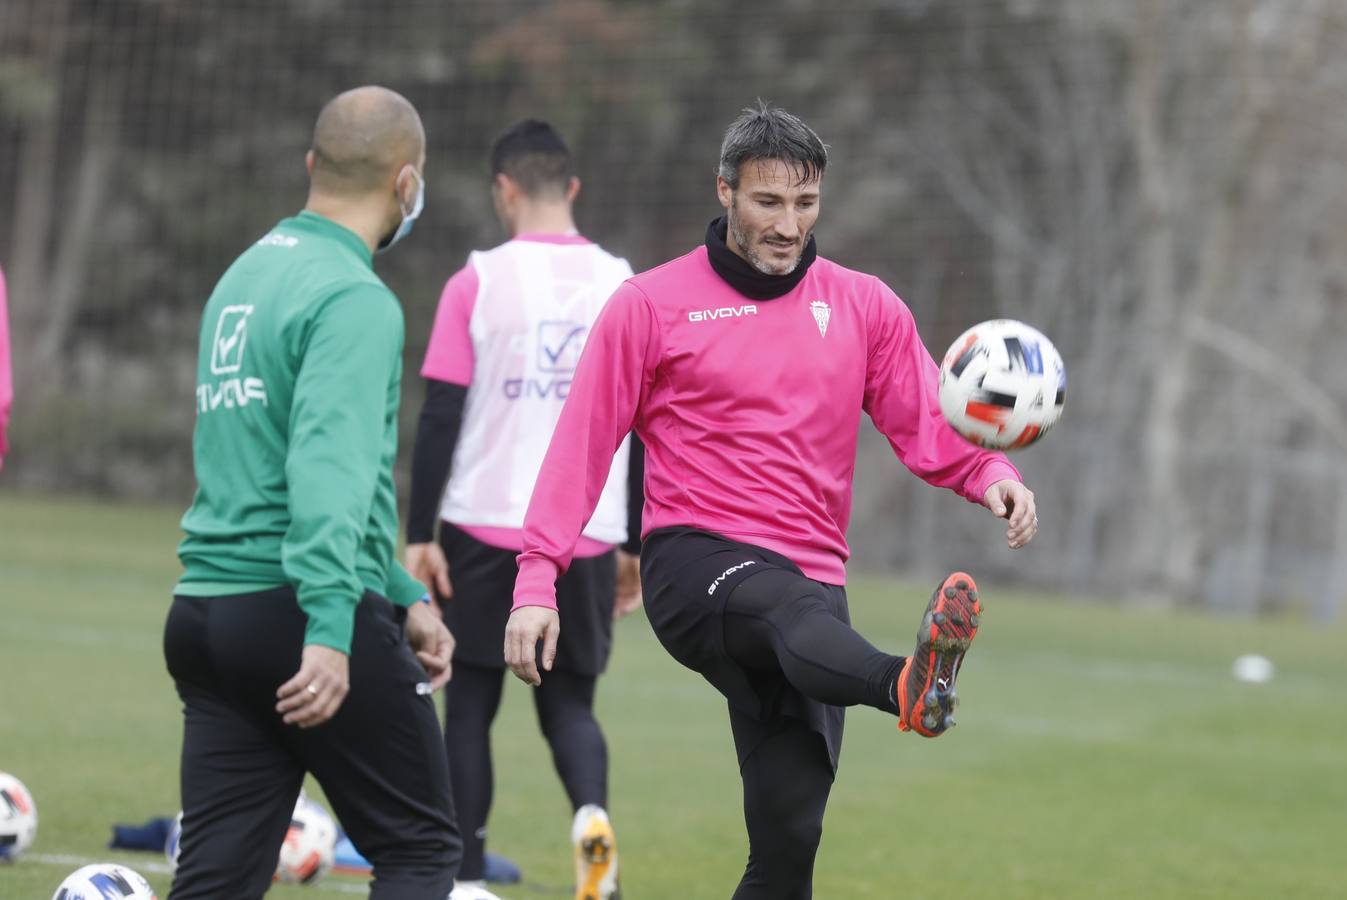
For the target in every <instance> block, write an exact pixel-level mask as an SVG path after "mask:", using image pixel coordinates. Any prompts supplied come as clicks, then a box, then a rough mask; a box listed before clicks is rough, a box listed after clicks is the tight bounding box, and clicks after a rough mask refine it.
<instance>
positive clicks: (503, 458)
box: [406, 120, 640, 900]
mask: <svg viewBox="0 0 1347 900" xmlns="http://www.w3.org/2000/svg"><path fill="white" fill-rule="evenodd" d="M491 178H492V183H491V193H492V198H493V200H494V201H495V207H496V213H497V215H498V216H499V217H500V221H501V224H502V225H503V226H504V228H505V231H506V232H507V233H508V234H509V235H510V239H509V240H508V241H506V242H505V243H504V244H501V245H500V246H498V247H495V248H494V249H492V250H488V251H485V252H478V253H473V254H472V255H471V256H470V257H469V259H468V264H467V265H466V266H464V267H463V268H462V269H460V270H459V271H458V272H457V273H455V274H454V276H453V277H451V278H450V279H449V281H448V283H447V284H446V285H445V288H444V292H443V294H442V295H441V297H440V303H439V309H438V311H437V313H436V315H435V324H434V328H433V331H432V332H431V336H430V342H429V346H428V347H427V349H426V359H425V364H424V365H423V366H422V368H421V374H422V375H423V376H424V377H425V379H426V399H425V406H424V407H423V408H422V410H421V419H420V425H419V427H418V429H417V435H416V447H415V451H414V454H413V462H412V490H411V497H412V499H411V514H410V518H409V521H408V526H407V556H406V561H407V568H408V569H409V571H411V573H412V574H413V575H415V576H416V577H418V578H420V579H422V580H423V581H425V582H426V583H427V584H431V585H433V586H434V587H435V588H436V590H437V591H438V592H439V595H440V600H441V605H442V608H443V610H444V617H445V621H446V623H447V624H448V625H449V628H450V630H451V631H452V632H453V633H454V635H455V636H456V638H457V641H458V644H457V648H456V650H455V654H454V681H453V684H452V685H451V686H450V687H449V688H447V689H446V690H445V710H446V715H445V723H444V725H445V728H444V734H445V747H446V750H447V751H448V755H449V768H450V778H451V781H452V783H453V789H454V802H455V805H456V807H457V810H458V816H459V822H460V824H461V826H462V831H463V866H462V869H461V871H460V873H459V878H460V883H462V882H475V881H480V880H481V879H483V877H484V875H485V856H484V854H485V838H486V823H487V818H488V816H489V815H490V812H491V800H492V790H493V783H492V766H491V745H490V732H491V723H492V720H493V719H494V718H495V715H496V710H497V708H498V707H499V704H500V698H501V688H502V684H503V681H504V676H505V659H504V656H503V654H502V652H501V647H502V644H503V641H504V636H505V621H506V619H507V618H508V617H509V614H510V602H511V600H510V598H511V593H512V592H513V590H514V582H515V577H516V575H517V574H518V566H517V564H516V562H515V556H516V555H517V554H518V553H519V551H520V550H521V549H522V548H523V540H522V536H521V529H522V528H523V525H524V511H525V508H526V506H527V504H528V498H529V495H530V493H531V492H532V490H533V483H534V481H535V479H536V478H537V476H538V469H539V467H540V466H541V465H542V459H543V454H544V453H545V452H546V451H547V444H548V441H549V440H551V437H552V430H553V428H554V427H555V425H556V421H557V417H558V416H560V414H561V408H562V404H563V402H564V400H565V398H566V395H567V393H568V392H569V390H570V385H571V378H572V373H573V372H574V369H575V364H576V361H577V360H578V359H579V356H580V349H581V348H582V347H583V346H584V343H585V338H586V335H587V334H588V332H589V329H590V327H591V326H592V325H593V323H594V319H595V318H596V317H597V316H598V314H599V311H600V310H601V309H602V308H603V304H604V301H606V300H607V299H608V297H609V296H610V295H611V294H612V293H613V291H614V290H615V289H616V288H617V286H618V285H619V284H621V283H622V281H623V280H624V279H626V278H628V277H630V275H631V268H630V267H629V266H628V265H627V263H626V261H625V260H622V259H618V258H617V257H614V256H612V255H610V254H609V253H607V252H605V251H604V250H603V248H601V247H599V246H598V245H597V244H594V243H591V242H590V241H588V240H586V239H585V238H584V237H583V236H581V235H580V234H579V232H578V231H577V230H576V227H575V220H574V218H573V215H572V204H573V203H574V201H575V197H576V194H577V193H578V192H579V190H580V182H579V180H578V179H577V178H576V177H575V175H574V168H573V166H572V162H571V154H570V151H569V150H568V149H567V147H566V144H565V143H564V141H563V140H562V138H561V135H559V134H558V133H557V132H556V130H555V129H553V128H552V127H551V126H550V125H548V124H547V123H545V122H539V121H534V120H526V121H523V122H520V123H518V124H517V125H515V126H514V127H513V128H511V129H510V130H508V131H507V132H505V133H504V134H503V135H502V136H501V137H500V138H499V139H498V140H497V141H496V143H495V145H494V146H493V147H492V150H491ZM614 451H616V457H614ZM610 466H611V471H610ZM603 469H604V473H605V476H606V478H605V481H604V483H603V484H602V485H601V487H600V489H599V491H598V493H597V494H596V495H595V498H594V499H595V504H594V506H592V507H591V509H590V512H592V513H593V517H592V518H587V522H586V523H578V524H577V527H576V538H577V542H576V546H575V552H574V554H573V555H572V556H571V558H570V559H568V562H569V567H568V568H567V569H566V571H565V573H564V574H563V575H561V577H560V579H559V581H558V583H557V600H558V603H559V604H560V605H561V607H562V608H563V609H565V610H566V622H567V630H566V633H565V636H564V637H563V638H562V639H561V642H560V644H559V646H558V650H557V659H556V665H555V667H554V670H553V672H552V676H551V677H550V678H548V680H547V682H546V683H545V684H543V685H542V686H541V687H539V688H538V690H537V691H536V692H535V694H534V702H535V705H536V707H537V713H538V723H539V725H540V726H541V728H542V732H543V735H544V736H545V737H546V738H547V742H548V744H549V746H550V747H551V750H552V760H553V762H554V763H555V765H556V769H557V773H558V774H559V775H560V776H561V781H562V784H563V785H564V786H565V788H566V793H567V796H568V797H569V798H570V801H571V806H572V809H573V810H574V813H575V815H574V819H573V822H572V828H571V838H572V842H573V843H574V845H575V858H576V897H577V898H581V900H606V898H609V897H612V896H615V892H616V886H617V849H616V843H615V839H614V835H613V830H612V825H611V823H610V822H609V820H608V814H607V811H606V810H607V806H608V751H607V746H606V744H605V741H604V737H603V732H602V730H601V729H600V728H599V723H598V721H597V720H596V719H595V718H594V689H595V683H596V681H597V679H598V676H599V675H600V674H601V673H602V672H603V670H604V667H605V666H606V665H607V662H608V654H609V649H610V647H611V646H612V637H613V619H614V618H615V617H616V615H615V612H616V614H621V613H622V612H625V611H629V610H630V609H632V608H634V607H635V606H636V605H638V604H639V602H640V574H639V562H638V560H637V557H636V556H635V555H634V554H635V553H636V552H637V551H638V549H639V544H629V545H628V546H627V547H626V548H625V549H618V550H616V551H614V545H620V544H623V542H624V541H626V540H627V535H628V530H629V529H628V518H629V515H630V511H629V505H628V485H627V474H628V448H627V444H626V443H625V442H622V443H620V444H615V445H614V446H613V447H612V448H610V449H609V452H608V456H607V458H606V459H604V460H603ZM451 472H452V474H451ZM446 480H447V482H448V487H447V489H446V486H445V484H446ZM437 514H438V515H437ZM639 514H640V509H639V502H638V503H637V504H636V515H637V524H636V526H635V527H634V528H632V529H631V531H632V532H633V535H632V536H633V538H636V539H639V538H637V535H636V532H637V531H639ZM437 519H438V520H439V543H436V542H435V527H436V520H437ZM580 524H583V525H584V527H583V529H581V528H580ZM615 556H616V559H615V558H614V557H615ZM619 573H620V577H619ZM615 591H617V593H618V595H619V596H618V597H617V600H616V602H617V604H618V605H617V608H616V611H615V608H614V595H615Z"/></svg>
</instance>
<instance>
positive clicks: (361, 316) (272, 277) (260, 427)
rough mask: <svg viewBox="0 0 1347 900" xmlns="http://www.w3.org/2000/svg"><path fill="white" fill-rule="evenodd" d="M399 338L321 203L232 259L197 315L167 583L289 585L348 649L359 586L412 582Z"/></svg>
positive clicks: (377, 291)
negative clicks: (178, 534) (400, 555)
mask: <svg viewBox="0 0 1347 900" xmlns="http://www.w3.org/2000/svg"><path fill="white" fill-rule="evenodd" d="M402 342H403V322H402V309H401V307H399V305H398V301H397V298H396V297H394V296H393V293H392V291H390V290H389V289H388V288H387V287H386V286H385V285H384V283H383V282H382V281H380V280H379V277H378V276H377V275H375V274H374V270H373V268H372V264H371V258H370V252H369V248H368V247H366V246H365V243H364V242H363V241H362V240H361V239H360V238H359V237H357V236H356V235H355V234H354V233H353V232H351V231H350V230H348V229H346V228H344V227H342V226H340V225H338V224H337V223H335V222H333V221H331V220H330V219H326V218H324V217H322V216H320V215H317V214H316V213H312V212H308V211H305V212H301V213H300V214H299V215H298V216H295V217H294V218H290V219H284V220H282V221H281V222H280V223H279V224H278V225H277V226H276V227H275V228H273V229H272V230H271V232H270V233H269V234H267V235H266V236H265V237H263V238H262V239H261V240H260V241H258V242H257V243H256V244H254V245H253V246H252V247H251V248H249V249H248V250H247V251H245V252H244V253H243V255H242V256H240V257H239V258H238V259H237V260H236V261H235V262H234V264H233V265H232V266H230V267H229V270H228V271H227V272H225V274H224V276H223V277H222V278H221V279H220V282H219V284H217V285H216V287H215V291H214V293H212V294H211V297H210V300H209V301H208V302H207V303H206V311H205V314H204V316H203V318H202V322H201V343H200V358H199V360H198V363H197V388H196V431H195V434H194V436H193V442H192V445H193V459H194V462H195V465H196V478H197V491H196V497H195V499H194V500H193V501H192V507H191V509H189V510H187V514H186V515H185V516H183V519H182V527H183V531H185V532H186V533H187V537H186V538H185V539H184V540H183V541H182V543H181V544H180V545H179V546H178V557H179V558H180V559H181V560H182V563H183V566H184V567H185V569H186V571H185V572H184V574H183V576H182V580H181V581H180V582H178V585H177V588H176V593H178V594H183V595H186V596H198V597H200V596H222V595H229V594H241V593H249V592H253V591H259V590H266V589H269V588H275V587H279V586H283V585H290V586H292V587H293V588H294V589H295V592H296V594H297V596H298V599H299V605H300V608H302V609H303V610H304V612H305V614H306V615H307V616H308V619H309V622H308V628H307V630H306V632H305V643H308V644H322V645H324V646H327V647H332V648H335V649H337V650H341V651H343V652H347V653H349V652H350V648H351V631H352V628H353V622H354V616H355V607H356V604H357V603H358V602H359V601H360V597H361V595H362V594H363V593H364V591H366V590H370V591H374V592H375V593H378V594H382V595H383V596H385V597H387V598H388V599H389V600H392V601H393V602H394V603H398V604H401V605H403V606H406V605H409V604H411V603H414V602H415V601H416V600H418V599H420V598H421V596H422V595H423V594H424V593H425V588H424V587H423V586H422V585H421V584H420V583H419V582H417V581H416V580H415V579H413V578H412V577H411V575H409V574H407V571H406V570H405V569H403V568H402V566H401V565H399V564H398V563H397V561H396V560H395V559H394V558H393V554H394V546H395V541H396V533H397V499H396V495H395V493H394V488H393V461H394V458H395V457H396V455H397V420H398V400H399V394H400V391H401V386H402Z"/></svg>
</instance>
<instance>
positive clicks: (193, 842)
mask: <svg viewBox="0 0 1347 900" xmlns="http://www.w3.org/2000/svg"><path fill="white" fill-rule="evenodd" d="M404 616H405V613H404V611H402V610H401V609H397V608H396V607H394V606H393V605H392V604H391V603H389V602H388V601H387V600H385V599H384V598H382V597H379V596H377V595H374V594H366V595H365V597H364V598H363V599H362V600H361V602H360V604H359V606H358V607H357V610H356V619H355V637H354V643H353V646H352V648H351V656H350V693H349V694H348V695H347V697H346V699H345V701H344V702H343V703H342V706H341V708H340V709H339V710H338V711H337V714H336V715H335V716H334V717H333V718H332V719H331V720H330V721H328V722H326V723H324V724H323V725H320V726H318V727H316V728H311V729H307V730H304V729H299V728H296V727H294V726H288V725H285V724H283V723H282V722H281V717H280V716H279V715H278V714H277V713H276V711H275V705H276V689H277V688H278V687H279V686H280V685H281V684H283V683H284V682H286V681H288V680H289V679H290V678H291V677H292V676H293V675H294V674H295V672H297V671H298V670H299V665H300V654H301V651H302V648H303V643H304V628H305V624H306V619H305V616H304V614H303V612H302V611H301V610H300V608H299V606H298V604H297V603H296V602H295V599H294V593H293V592H292V591H290V590H288V589H282V590H275V591H266V592H261V593H256V594H242V595H234V596H227V597H211V598H205V597H177V598H175V599H174V601H173V606H172V608H171V609H170V611H169V615H168V621H167V623H166V625H165V628H164V657H165V660H166V661H167V663H168V670H169V673H170V674H171V675H172V676H173V678H174V681H175V682H176V685H177V689H178V694H179V696H180V697H181V698H182V702H183V705H184V715H185V723H184V730H183V746H182V772H181V781H182V801H183V810H184V817H183V833H182V844H181V856H180V858H179V861H178V868H177V872H176V873H175V875H174V879H173V889H172V892H171V893H170V897H171V898H173V900H194V898H212V900H218V898H221V897H229V898H231V900H252V898H257V897H261V896H262V895H263V894H265V893H266V891H267V888H268V887H270V885H271V876H272V873H273V872H274V871H275V868H276V858H277V855H278V854H279V851H280V846H281V841H282V840H283V838H284V836H285V832H286V829H287V828H288V826H289V823H290V815H291V812H292V811H293V809H294V805H295V798H296V796H297V795H298V793H299V789H300V785H301V784H302V782H303V778H304V773H305V772H311V773H313V775H314V777H315V778H316V779H317V780H318V783H319V784H321V785H322V787H323V791H324V793H325V794H326V795H327V799H328V801H329V802H330V803H331V805H332V809H333V812H335V813H336V816H337V818H338V820H340V822H341V824H342V826H343V827H344V828H345V829H346V831H347V833H348V834H349V835H350V837H351V840H352V842H353V843H354V844H355V846H356V848H357V849H358V850H359V851H360V852H361V853H362V854H363V855H364V856H365V857H366V858H367V859H369V860H370V862H371V863H372V864H373V866H374V882H373V884H372V885H371V889H370V897H371V898H372V900H444V897H445V896H446V895H447V894H448V893H449V891H450V889H451V888H452V887H453V881H454V875H455V873H456V871H457V869H458V862H459V855H460V849H461V845H460V841H459V836H458V830H457V827H456V825H455V823H454V813H453V804H452V799H451V796H450V793H449V772H448V767H447V765H446V764H445V758H444V750H443V744H442V743H441V738H440V728H439V723H438V721H437V720H436V717H435V709H434V706H433V704H432V701H431V698H430V697H429V696H427V695H426V694H425V693H423V692H422V691H421V690H418V684H419V683H421V682H424V681H425V680H426V674H425V671H424V670H423V669H422V668H421V665H420V664H419V663H418V662H417V661H416V657H415V656H414V655H413V653H412V651H411V648H410V647H409V646H408V643H407V639H406V637H405V636H404V635H403V631H402V619H403V617H404Z"/></svg>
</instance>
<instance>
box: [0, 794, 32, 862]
mask: <svg viewBox="0 0 1347 900" xmlns="http://www.w3.org/2000/svg"><path fill="white" fill-rule="evenodd" d="M35 837H37V804H35V803H34V802H33V795H32V794H30V793H28V788H26V787H24V786H23V782H22V781H20V780H19V779H17V778H15V777H14V776H13V775H10V774H9V773H7V772H0V863H6V862H13V861H14V860H16V859H18V858H19V857H20V856H21V855H23V851H25V850H27V849H28V848H29V847H31V846H32V845H33V838H35Z"/></svg>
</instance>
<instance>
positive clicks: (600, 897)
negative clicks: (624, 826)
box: [571, 804, 622, 900]
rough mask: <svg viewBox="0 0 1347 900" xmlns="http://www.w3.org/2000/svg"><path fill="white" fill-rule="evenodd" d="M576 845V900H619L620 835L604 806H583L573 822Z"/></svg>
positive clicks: (572, 830)
mask: <svg viewBox="0 0 1347 900" xmlns="http://www.w3.org/2000/svg"><path fill="white" fill-rule="evenodd" d="M571 843H572V844H574V845H575V900H620V898H621V896H622V894H621V890H620V889H619V888H618V883H617V836H616V835H615V834H614V833H613V825H612V823H611V822H609V821H608V813H606V812H604V810H603V807H601V806H595V805H594V804H588V805H586V806H582V807H580V811H579V812H577V813H576V814H575V821H574V822H573V823H571Z"/></svg>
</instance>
